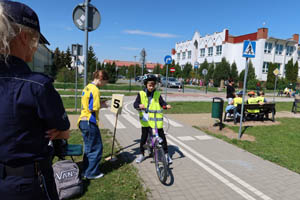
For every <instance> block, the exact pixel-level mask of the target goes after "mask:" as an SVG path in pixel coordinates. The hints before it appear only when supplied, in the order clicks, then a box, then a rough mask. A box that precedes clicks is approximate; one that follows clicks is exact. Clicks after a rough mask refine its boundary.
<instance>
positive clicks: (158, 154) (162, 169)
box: [154, 147, 169, 183]
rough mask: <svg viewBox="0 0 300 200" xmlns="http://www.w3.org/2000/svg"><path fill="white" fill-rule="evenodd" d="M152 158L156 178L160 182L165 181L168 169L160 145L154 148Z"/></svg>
mask: <svg viewBox="0 0 300 200" xmlns="http://www.w3.org/2000/svg"><path fill="white" fill-rule="evenodd" d="M154 159H155V168H156V174H157V176H158V179H159V181H160V182H162V183H165V182H166V181H167V178H168V175H169V171H168V163H167V159H166V156H165V152H164V150H163V148H162V147H156V148H155V149H154Z"/></svg>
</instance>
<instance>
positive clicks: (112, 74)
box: [104, 62, 117, 83]
mask: <svg viewBox="0 0 300 200" xmlns="http://www.w3.org/2000/svg"><path fill="white" fill-rule="evenodd" d="M104 69H105V70H106V71H107V73H108V82H109V83H116V81H117V72H116V64H115V62H113V64H110V63H107V64H106V65H105V67H104Z"/></svg>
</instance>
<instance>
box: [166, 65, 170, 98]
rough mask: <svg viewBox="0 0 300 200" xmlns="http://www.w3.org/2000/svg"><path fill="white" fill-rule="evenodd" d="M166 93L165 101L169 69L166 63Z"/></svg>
mask: <svg viewBox="0 0 300 200" xmlns="http://www.w3.org/2000/svg"><path fill="white" fill-rule="evenodd" d="M166 65H167V67H166V95H165V101H167V93H168V71H169V65H168V64H166Z"/></svg>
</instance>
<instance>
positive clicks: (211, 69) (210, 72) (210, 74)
mask: <svg viewBox="0 0 300 200" xmlns="http://www.w3.org/2000/svg"><path fill="white" fill-rule="evenodd" d="M214 72H215V64H214V63H210V64H209V67H208V71H207V75H206V77H205V83H207V82H208V81H209V80H211V79H212V78H213V74H214Z"/></svg>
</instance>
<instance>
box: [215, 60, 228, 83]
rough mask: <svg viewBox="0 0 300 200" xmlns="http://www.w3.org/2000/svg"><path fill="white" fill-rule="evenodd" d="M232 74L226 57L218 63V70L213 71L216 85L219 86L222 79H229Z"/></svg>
mask: <svg viewBox="0 0 300 200" xmlns="http://www.w3.org/2000/svg"><path fill="white" fill-rule="evenodd" d="M229 75H230V64H229V63H228V62H227V61H226V59H225V58H222V61H221V62H220V63H218V64H217V66H216V70H215V71H214V73H213V80H214V85H215V86H217V87H219V86H220V81H221V80H227V79H228V78H229Z"/></svg>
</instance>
